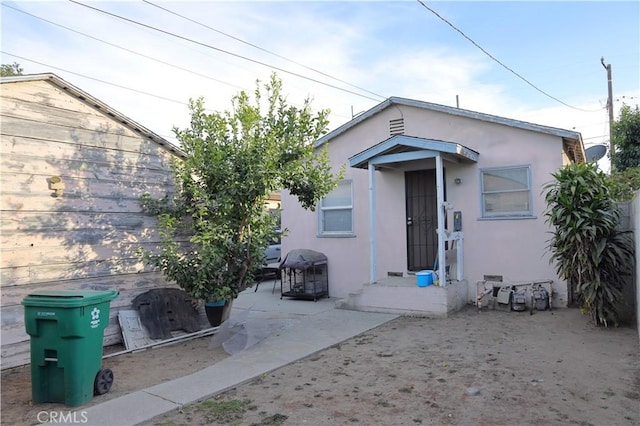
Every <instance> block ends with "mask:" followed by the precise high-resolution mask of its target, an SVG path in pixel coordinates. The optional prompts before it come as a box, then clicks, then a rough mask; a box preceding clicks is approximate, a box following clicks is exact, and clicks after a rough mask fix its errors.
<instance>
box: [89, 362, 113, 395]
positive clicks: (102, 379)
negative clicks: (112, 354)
mask: <svg viewBox="0 0 640 426" xmlns="http://www.w3.org/2000/svg"><path fill="white" fill-rule="evenodd" d="M112 384H113V371H111V370H110V369H109V368H103V369H102V370H100V371H98V374H96V380H95V381H94V382H93V393H94V395H104V394H105V393H107V392H109V389H111V385H112Z"/></svg>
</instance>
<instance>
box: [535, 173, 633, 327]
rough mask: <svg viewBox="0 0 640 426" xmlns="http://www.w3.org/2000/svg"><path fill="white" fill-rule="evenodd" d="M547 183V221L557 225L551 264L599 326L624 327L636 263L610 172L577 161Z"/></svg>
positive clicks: (551, 245) (554, 175)
mask: <svg viewBox="0 0 640 426" xmlns="http://www.w3.org/2000/svg"><path fill="white" fill-rule="evenodd" d="M552 176H553V177H554V179H555V180H554V181H553V182H551V183H549V184H548V185H546V186H545V188H544V189H545V191H546V195H545V198H546V202H547V210H546V212H545V216H546V222H547V223H548V224H550V225H552V226H553V228H554V231H553V237H552V238H551V239H550V241H549V249H550V251H551V262H553V263H555V266H556V272H557V273H558V275H559V276H560V277H561V278H563V279H566V280H568V281H569V285H573V286H574V289H575V292H576V295H577V297H578V302H579V303H580V305H581V307H582V309H583V310H584V311H585V312H587V313H588V314H589V315H590V316H591V318H592V320H593V321H594V322H595V324H597V325H604V326H605V327H607V326H609V325H618V321H619V315H618V311H619V308H620V306H621V304H622V303H624V301H623V300H622V283H623V279H622V275H623V274H625V273H627V272H629V271H630V268H631V266H632V262H633V245H632V242H631V239H630V238H629V234H628V233H621V232H618V231H616V226H617V224H618V219H619V210H618V207H617V204H616V203H615V201H614V200H613V198H612V197H611V196H610V193H609V189H608V187H607V185H606V175H605V174H604V173H603V172H602V171H600V170H598V168H597V166H596V165H595V164H594V163H587V164H571V165H568V166H565V167H564V168H562V169H560V170H559V171H558V172H557V173H554V174H553V175H552Z"/></svg>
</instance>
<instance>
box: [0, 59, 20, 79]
mask: <svg viewBox="0 0 640 426" xmlns="http://www.w3.org/2000/svg"><path fill="white" fill-rule="evenodd" d="M22 71H23V69H22V68H20V64H18V63H17V62H14V63H13V64H2V65H0V77H11V76H14V75H22Z"/></svg>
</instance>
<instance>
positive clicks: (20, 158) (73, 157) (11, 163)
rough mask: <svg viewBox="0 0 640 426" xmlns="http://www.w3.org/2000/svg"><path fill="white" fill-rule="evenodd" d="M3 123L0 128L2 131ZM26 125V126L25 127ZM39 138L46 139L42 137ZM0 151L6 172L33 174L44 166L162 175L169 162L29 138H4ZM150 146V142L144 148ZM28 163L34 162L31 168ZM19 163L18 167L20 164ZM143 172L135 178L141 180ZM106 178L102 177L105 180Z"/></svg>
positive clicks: (155, 156)
mask: <svg viewBox="0 0 640 426" xmlns="http://www.w3.org/2000/svg"><path fill="white" fill-rule="evenodd" d="M4 124H5V120H4V119H3V120H2V123H0V125H2V126H3V130H6V129H5V128H4ZM25 125H26V124H25ZM43 137H46V135H45V136H43ZM0 141H1V144H0V149H1V150H2V151H1V152H2V155H3V157H6V158H5V160H6V162H5V163H3V166H5V167H8V170H13V171H16V172H23V173H24V172H25V171H26V170H28V171H30V172H31V173H35V172H37V171H38V170H40V169H41V168H42V167H44V166H45V165H47V166H51V167H61V166H64V167H65V168H66V169H67V170H80V171H84V170H92V169H94V168H104V167H105V166H110V167H114V168H116V169H120V170H122V169H124V170H127V171H128V172H131V173H133V174H135V173H136V169H152V170H159V171H161V172H162V173H163V174H166V172H167V171H168V168H169V166H170V159H169V158H167V157H166V156H164V155H158V154H156V155H153V154H145V153H140V152H131V151H126V150H123V149H120V148H117V147H111V148H108V149H107V148H105V147H100V146H96V145H98V144H92V145H91V144H87V143H81V144H76V145H70V144H68V143H64V142H57V141H52V140H50V139H36V138H33V137H22V136H20V137H18V136H11V137H9V136H6V135H2V136H1V137H0ZM147 144H150V142H147V143H145V144H144V145H147ZM32 161H36V162H35V163H34V164H31V162H32ZM21 163H22V164H21ZM144 173H147V170H142V171H141V172H139V173H138V174H139V175H140V177H143V176H144ZM108 176H109V175H106V176H105V177H108Z"/></svg>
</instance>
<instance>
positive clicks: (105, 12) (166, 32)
mask: <svg viewBox="0 0 640 426" xmlns="http://www.w3.org/2000/svg"><path fill="white" fill-rule="evenodd" d="M69 1H70V2H71V3H74V4H77V5H79V6H83V7H86V8H88V9H92V10H95V11H96V12H100V13H103V14H105V15H109V16H112V17H114V18H118V19H122V20H123V21H127V22H130V23H132V24H135V25H139V26H141V27H144V28H148V29H151V30H153V31H158V32H160V33H163V34H167V35H170V36H172V37H176V38H179V39H181V40H185V41H188V42H190V43H194V44H197V45H199V46H203V47H206V48H208V49H212V50H215V51H218V52H221V53H225V54H227V55H231V56H234V57H236V58H240V59H244V60H245V61H249V62H253V63H255V64H258V65H262V66H264V67H267V68H271V69H274V70H277V71H281V72H283V73H286V74H290V75H293V76H295V77H298V78H302V79H304V80H309V81H312V82H314V83H318V84H321V85H323V86H327V87H331V88H333V89H336V90H340V91H343V92H346V93H350V94H352V95H356V96H360V97H362V98H366V99H369V100H372V101H376V102H380V99H375V98H372V97H370V96H367V95H363V94H362V93H358V92H354V91H352V90H349V89H345V88H343V87H339V86H335V85H333V84H329V83H325V82H323V81H320V80H316V79H314V78H311V77H307V76H304V75H302V74H298V73H295V72H293V71H289V70H286V69H284V68H280V67H276V66H274V65H269V64H267V63H264V62H261V61H258V60H255V59H251V58H248V57H246V56H242V55H239V54H237V53H233V52H229V51H227V50H224V49H220V48H219V47H215V46H211V45H209V44H206V43H203V42H201V41H197V40H193V39H191V38H188V37H185V36H181V35H179V34H175V33H172V32H170V31H166V30H163V29H160V28H157V27H154V26H152V25H148V24H144V23H142V22H138V21H136V20H133V19H129V18H125V17H124V16H120V15H117V14H115V13H111V12H107V11H105V10H102V9H98V8H97V7H93V6H89V5H88V4H84V3H80V2H78V1H76V0H69Z"/></svg>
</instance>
